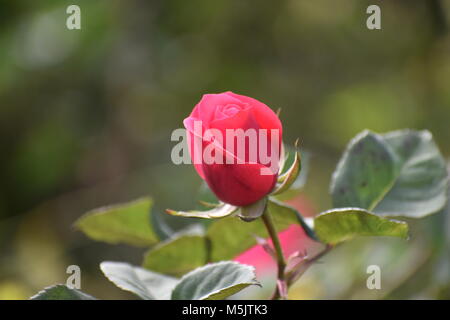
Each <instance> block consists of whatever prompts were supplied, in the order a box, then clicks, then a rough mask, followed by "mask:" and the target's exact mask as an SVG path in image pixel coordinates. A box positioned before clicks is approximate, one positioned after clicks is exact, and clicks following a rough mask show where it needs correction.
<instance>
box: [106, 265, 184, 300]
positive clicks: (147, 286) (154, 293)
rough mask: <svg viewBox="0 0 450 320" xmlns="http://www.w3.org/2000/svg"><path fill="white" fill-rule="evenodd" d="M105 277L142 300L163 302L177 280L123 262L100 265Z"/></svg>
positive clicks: (167, 297)
mask: <svg viewBox="0 0 450 320" xmlns="http://www.w3.org/2000/svg"><path fill="white" fill-rule="evenodd" d="M100 269H101V270H102V271H103V273H104V274H105V276H106V277H107V278H108V279H109V280H110V281H111V282H112V283H114V284H115V285H116V286H118V287H119V288H121V289H123V290H126V291H130V292H132V293H134V294H136V295H137V296H139V297H140V298H142V299H144V300H155V299H156V300H165V299H169V297H170V294H171V292H172V290H173V288H174V287H175V285H176V284H177V283H178V279H176V278H172V277H169V276H166V275H163V274H160V273H156V272H151V271H149V270H145V269H143V268H140V267H136V266H132V265H130V264H128V263H123V262H109V261H105V262H102V263H101V264H100Z"/></svg>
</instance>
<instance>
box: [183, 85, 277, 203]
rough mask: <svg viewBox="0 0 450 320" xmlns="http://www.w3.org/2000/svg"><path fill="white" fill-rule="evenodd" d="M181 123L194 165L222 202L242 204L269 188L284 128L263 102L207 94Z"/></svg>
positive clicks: (264, 192) (226, 94) (235, 96)
mask: <svg viewBox="0 0 450 320" xmlns="http://www.w3.org/2000/svg"><path fill="white" fill-rule="evenodd" d="M183 123H184V126H185V127H186V129H187V132H188V135H187V136H188V142H189V153H190V156H191V160H192V161H193V163H194V166H195V169H196V170H197V172H198V174H199V175H200V177H202V179H204V180H205V181H206V182H207V184H208V186H209V187H210V188H211V190H212V191H213V192H214V193H215V194H216V196H217V197H218V198H219V199H220V200H222V201H223V202H225V203H229V204H232V205H235V206H246V205H249V204H252V203H254V202H256V201H258V200H260V199H261V198H263V197H264V196H266V195H267V194H268V193H270V192H271V191H272V189H273V187H274V185H275V183H276V180H277V177H278V170H279V160H280V153H281V141H282V126H281V122H280V120H279V119H278V117H277V115H276V114H275V113H274V112H273V111H272V110H271V109H270V108H269V107H268V106H267V105H265V104H264V103H262V102H260V101H258V100H255V99H253V98H250V97H246V96H241V95H238V94H235V93H233V92H230V91H228V92H224V93H220V94H205V95H204V96H203V97H202V99H201V101H200V102H199V103H198V104H197V105H196V106H195V108H194V110H193V111H192V113H191V115H190V116H189V117H188V118H186V119H185V120H184V122H183Z"/></svg>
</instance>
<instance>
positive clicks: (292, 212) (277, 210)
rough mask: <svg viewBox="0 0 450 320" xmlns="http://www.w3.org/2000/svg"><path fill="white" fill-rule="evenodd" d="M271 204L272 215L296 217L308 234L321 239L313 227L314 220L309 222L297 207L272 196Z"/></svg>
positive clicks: (312, 237)
mask: <svg viewBox="0 0 450 320" xmlns="http://www.w3.org/2000/svg"><path fill="white" fill-rule="evenodd" d="M269 202H270V205H269V210H270V212H271V214H272V215H275V216H278V217H288V216H289V217H294V216H295V217H296V218H297V223H298V224H300V226H301V227H302V228H303V230H304V231H305V233H306V235H307V236H308V237H310V238H311V239H314V240H319V239H318V238H317V236H316V234H315V232H314V230H313V228H312V226H311V225H312V224H313V223H312V221H311V223H308V222H307V219H305V218H304V217H303V216H302V215H301V214H300V213H299V212H298V211H297V209H295V208H293V207H291V206H290V205H288V204H286V203H284V202H281V201H278V200H277V199H276V198H275V199H274V198H270V201H269ZM311 220H312V219H311Z"/></svg>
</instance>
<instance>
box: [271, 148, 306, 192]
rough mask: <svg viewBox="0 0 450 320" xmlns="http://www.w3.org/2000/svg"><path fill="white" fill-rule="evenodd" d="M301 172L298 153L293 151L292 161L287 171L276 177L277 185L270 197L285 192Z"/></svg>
mask: <svg viewBox="0 0 450 320" xmlns="http://www.w3.org/2000/svg"><path fill="white" fill-rule="evenodd" d="M300 170H301V161H300V153H299V152H298V151H295V153H294V160H293V162H292V164H291V166H290V167H289V169H288V170H287V171H286V172H285V173H283V174H282V175H280V176H279V177H278V183H277V185H276V187H275V190H274V191H273V192H272V195H277V194H280V193H283V192H285V191H287V190H288V189H289V188H290V187H291V186H292V184H293V183H294V182H295V181H296V179H297V177H298V175H299V173H300Z"/></svg>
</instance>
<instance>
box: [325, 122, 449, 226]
mask: <svg viewBox="0 0 450 320" xmlns="http://www.w3.org/2000/svg"><path fill="white" fill-rule="evenodd" d="M447 180H448V178H447V172H446V168H445V162H444V159H443V157H442V155H441V154H440V152H439V149H438V148H437V146H436V144H435V143H434V141H433V138H432V136H431V134H430V133H429V132H428V131H411V130H402V131H395V132H391V133H388V134H385V135H379V134H376V133H372V132H369V131H364V132H362V133H361V134H359V135H358V136H357V137H356V138H354V139H353V140H352V141H351V142H350V144H349V145H348V147H347V149H346V151H345V153H344V155H343V157H342V159H341V160H340V162H339V164H338V166H337V168H336V171H335V172H334V174H333V178H332V183H331V194H332V197H333V204H334V206H335V207H359V208H364V209H367V210H369V211H371V212H374V213H376V214H378V215H382V216H405V217H410V218H421V217H424V216H426V215H429V214H432V213H435V212H437V211H439V210H441V209H442V208H443V207H444V206H445V203H446V200H447V195H446V190H447Z"/></svg>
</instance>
